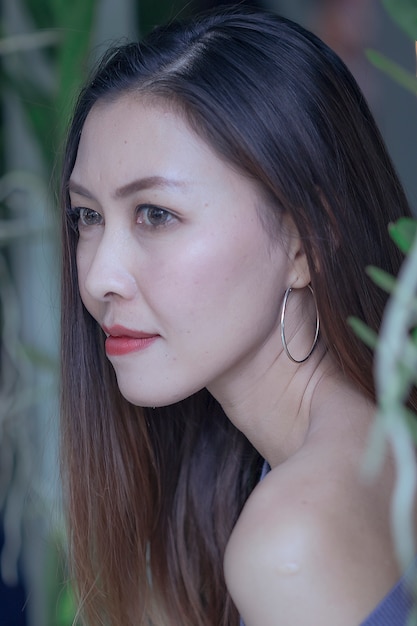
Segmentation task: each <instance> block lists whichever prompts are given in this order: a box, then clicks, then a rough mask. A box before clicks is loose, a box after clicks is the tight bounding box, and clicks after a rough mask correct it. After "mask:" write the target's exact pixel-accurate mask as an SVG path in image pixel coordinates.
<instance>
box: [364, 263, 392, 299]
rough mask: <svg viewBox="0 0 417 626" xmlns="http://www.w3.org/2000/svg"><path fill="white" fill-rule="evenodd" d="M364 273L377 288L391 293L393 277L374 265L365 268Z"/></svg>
mask: <svg viewBox="0 0 417 626" xmlns="http://www.w3.org/2000/svg"><path fill="white" fill-rule="evenodd" d="M366 273H367V274H368V276H369V277H370V278H371V279H372V280H373V282H374V283H375V284H376V285H378V287H381V289H383V290H384V291H386V292H387V293H392V291H393V290H394V287H395V278H394V276H391V274H388V272H385V271H384V270H381V269H380V268H379V267H375V266H374V265H369V266H368V267H367V268H366Z"/></svg>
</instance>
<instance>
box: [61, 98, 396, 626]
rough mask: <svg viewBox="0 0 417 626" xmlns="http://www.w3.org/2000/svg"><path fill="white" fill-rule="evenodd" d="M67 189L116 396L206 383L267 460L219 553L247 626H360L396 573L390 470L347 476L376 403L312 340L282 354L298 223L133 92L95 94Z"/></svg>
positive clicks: (301, 324)
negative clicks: (278, 217)
mask: <svg viewBox="0 0 417 626" xmlns="http://www.w3.org/2000/svg"><path fill="white" fill-rule="evenodd" d="M70 195H71V204H72V208H73V210H74V211H75V212H76V213H79V215H80V217H79V220H78V227H79V233H80V239H79V244H78V250H77V266H78V275H79V287H80V293H81V297H82V300H83V302H84V304H85V306H86V308H87V309H88V311H89V312H90V313H91V315H92V316H93V317H94V318H95V319H96V320H97V322H98V324H99V325H100V326H101V327H102V328H103V330H104V332H105V334H106V335H108V336H110V337H109V338H108V339H107V341H106V349H107V353H108V357H109V359H110V361H111V363H112V365H113V366H114V369H115V372H116V375H117V380H118V385H119V387H120V390H121V392H122V394H123V395H124V396H125V397H126V398H127V399H128V400H129V401H131V402H132V403H134V404H137V405H139V406H163V405H168V404H171V403H174V402H176V401H178V400H180V399H183V398H185V397H187V396H189V395H191V394H192V393H194V392H196V391H197V390H199V389H201V388H203V387H207V388H208V389H209V391H210V392H211V393H212V394H213V396H214V397H215V398H216V399H217V400H218V401H219V402H220V404H221V405H222V407H223V409H224V411H225V412H226V414H227V416H228V417H229V419H230V420H231V421H232V422H233V423H234V424H235V426H236V427H237V428H239V429H240V430H241V431H242V432H243V433H244V434H245V435H246V437H247V438H248V439H249V440H250V441H251V442H252V444H253V445H254V446H255V447H256V448H257V449H258V451H259V452H260V453H261V454H262V455H263V457H264V458H265V459H266V460H267V461H268V463H269V464H270V466H271V468H272V470H271V472H270V473H269V474H268V476H267V477H266V478H265V479H264V480H263V481H262V482H261V483H260V484H259V485H258V486H257V487H256V489H255V490H254V491H253V493H252V495H251V496H250V498H249V500H248V502H247V504H246V506H245V508H244V510H243V512H242V515H241V517H240V519H239V521H238V523H237V525H236V527H235V529H234V531H233V533H232V536H231V539H230V542H229V545H228V548H227V551H226V556H225V573H226V581H227V584H228V587H229V590H230V592H231V594H232V597H233V599H234V601H235V602H236V605H237V607H238V609H239V611H240V613H241V615H242V617H243V619H244V621H245V624H246V626H270V625H271V626H272V625H273V626H276V625H277V624H278V625H280V626H281V625H282V626H287V625H288V626H305V625H307V624H320V626H335V625H337V626H345V625H346V626H353V625H354V624H359V623H360V621H361V620H362V619H364V618H365V617H366V615H367V614H368V613H369V612H370V611H371V610H372V609H373V608H374V607H375V605H376V604H377V603H378V601H379V600H380V599H381V598H382V597H383V596H384V595H385V593H386V592H387V591H388V590H389V589H390V588H391V586H392V585H393V584H394V583H395V582H396V580H397V579H398V576H399V572H398V569H397V566H396V562H395V558H394V554H393V548H392V542H391V538H390V529H389V500H390V492H391V487H392V480H393V475H392V470H391V467H390V465H389V464H387V467H386V468H385V470H384V472H383V473H382V474H381V476H380V478H379V481H378V484H376V483H372V484H367V483H365V482H363V480H361V477H360V472H359V468H360V464H361V460H362V457H363V452H364V449H365V446H366V443H367V434H368V429H369V425H370V423H371V420H372V418H373V413H374V407H373V406H372V405H371V404H370V403H369V401H368V400H366V399H365V398H364V397H363V396H362V395H361V394H360V393H359V392H358V391H357V390H355V389H354V388H353V387H352V386H351V385H350V384H349V383H348V382H347V381H346V380H345V379H344V378H343V375H342V374H341V372H339V371H338V369H337V368H336V367H335V366H334V364H333V363H332V361H331V358H330V357H329V355H328V354H327V353H326V352H325V351H324V349H323V348H322V347H321V346H320V343H319V345H318V346H317V348H316V350H315V351H314V352H313V354H312V356H311V357H310V358H309V359H308V361H307V362H306V363H304V364H302V365H299V364H296V363H293V362H292V361H290V360H289V359H288V357H287V355H286V354H285V352H284V350H283V347H282V343H281V338H280V313H281V305H282V299H283V295H284V292H285V290H286V289H287V287H288V286H292V287H293V288H294V291H293V292H292V293H291V296H290V298H289V302H288V308H287V314H286V326H285V328H286V337H287V341H288V345H289V349H290V351H291V353H292V354H293V355H294V356H295V357H296V358H298V359H301V358H303V356H305V354H306V353H307V352H308V350H309V348H310V346H311V342H312V338H313V336H314V327H315V307H314V303H313V298H312V296H311V293H310V291H309V289H307V288H306V286H307V285H308V283H309V281H310V276H309V270H308V266H307V262H306V258H305V255H304V251H303V247H302V244H301V241H300V238H299V236H298V233H297V229H296V226H295V225H294V224H293V223H292V222H291V221H290V220H289V218H287V217H285V216H284V217H283V219H282V225H281V229H280V232H279V233H277V232H275V231H274V230H273V229H272V226H271V223H272V220H270V222H269V224H270V225H269V226H268V227H267V226H266V225H267V224H268V220H267V218H266V217H265V215H267V213H268V211H269V212H270V211H271V208H270V207H269V206H268V204H267V200H266V199H265V198H264V196H263V194H262V192H261V190H260V189H259V188H258V187H257V185H256V184H255V183H254V181H252V180H249V179H247V178H245V177H244V176H243V175H242V174H241V173H239V172H237V171H236V170H234V169H233V168H232V167H231V166H230V165H228V164H227V163H225V162H224V161H223V160H222V159H220V158H219V157H218V156H217V155H216V154H215V153H214V151H213V150H212V149H211V148H210V147H209V146H208V145H207V144H206V143H205V142H204V141H203V140H202V139H201V138H199V137H198V136H197V135H196V134H195V132H193V131H192V130H191V128H190V127H189V126H188V125H187V123H186V122H185V121H184V119H183V117H182V116H180V115H179V114H178V113H177V112H176V111H175V110H174V109H173V108H172V107H170V106H168V105H166V104H163V103H162V102H161V101H156V100H155V99H153V100H151V99H150V98H149V97H148V98H145V97H144V96H139V95H124V96H121V97H120V98H119V99H118V100H116V101H112V102H99V103H97V104H95V105H94V107H93V109H92V111H91V112H90V113H89V115H88V117H87V120H86V123H85V125H84V128H83V131H82V135H81V140H80V145H79V150H78V154H77V159H76V163H75V166H74V170H73V172H72V176H71V180H70ZM275 230H276V229H275ZM126 329H127V330H126ZM131 335H134V336H133V337H132V336H131ZM103 337H104V335H103Z"/></svg>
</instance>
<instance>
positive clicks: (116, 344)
mask: <svg viewBox="0 0 417 626" xmlns="http://www.w3.org/2000/svg"><path fill="white" fill-rule="evenodd" d="M102 328H103V330H104V332H105V333H106V335H107V338H106V342H105V346H106V353H107V355H108V356H122V355H123V354H129V353H130V352H139V351H140V350H144V349H145V348H148V347H149V346H150V345H151V344H152V343H153V342H154V341H155V340H156V339H158V338H159V337H160V335H158V334H156V333H145V332H144V331H142V330H133V329H131V328H126V327H125V326H120V325H119V324H115V325H113V326H102Z"/></svg>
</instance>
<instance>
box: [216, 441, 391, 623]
mask: <svg viewBox="0 0 417 626" xmlns="http://www.w3.org/2000/svg"><path fill="white" fill-rule="evenodd" d="M323 443H324V442H322V443H320V442H319V443H318V444H316V445H315V444H314V443H313V444H312V445H310V446H306V447H305V448H304V449H302V450H301V451H300V452H299V453H297V454H296V455H294V456H293V457H292V458H291V459H289V460H287V461H286V462H285V463H283V464H282V465H279V466H277V467H276V468H275V469H273V470H272V471H271V472H270V473H269V474H268V475H267V476H266V478H265V479H264V480H263V481H262V482H261V483H260V484H259V485H258V486H257V487H256V489H255V490H254V492H253V493H252V495H251V497H250V498H249V500H248V502H247V504H246V506H245V507H244V509H243V511H242V514H241V516H240V518H239V521H238V523H237V525H236V527H235V529H234V531H233V534H232V536H231V539H230V542H229V545H228V548H227V551H226V556H225V574H226V581H227V584H228V587H229V590H230V592H231V595H232V597H233V599H234V601H235V603H236V605H237V607H238V609H239V610H240V612H241V614H242V616H243V618H244V621H245V624H246V626H257V625H258V624H262V626H268V624H271V626H272V624H274V625H275V624H276V623H277V621H276V620H277V615H278V614H279V616H280V622H279V623H280V624H281V623H282V626H286V625H287V624H288V625H290V624H291V626H298V625H300V626H302V625H304V624H308V623H311V622H310V619H311V615H314V622H315V623H320V624H321V625H322V626H327V624H329V625H330V624H332V625H333V624H336V623H337V624H338V625H339V626H343V625H344V624H345V623H346V625H347V626H348V625H349V626H351V625H352V624H355V623H356V624H358V623H360V622H361V621H362V620H363V619H364V618H365V617H366V615H367V614H368V613H370V612H371V610H372V609H373V607H374V606H375V605H376V604H378V602H379V601H380V600H381V599H382V598H383V596H384V595H385V594H386V593H387V591H388V590H389V589H390V588H391V586H392V585H393V584H394V583H395V582H396V580H397V578H398V576H399V573H398V569H397V566H396V562H395V557H394V554H393V548H392V542H391V538H390V530H389V515H388V503H387V502H386V500H387V498H384V497H381V496H380V491H379V489H378V487H377V486H372V485H369V484H365V483H364V482H363V481H361V479H360V474H359V472H358V471H354V469H353V465H354V463H355V458H354V456H355V455H354V454H353V455H352V454H349V451H346V450H345V449H343V447H341V448H340V449H338V446H337V445H336V446H333V447H332V453H331V455H329V454H328V452H327V451H326V448H325V447H324V445H323ZM322 446H323V447H322ZM384 517H385V518H386V520H387V521H386V522H384V521H382V520H383V519H384Z"/></svg>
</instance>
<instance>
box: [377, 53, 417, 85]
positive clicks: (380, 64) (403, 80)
mask: <svg viewBox="0 0 417 626" xmlns="http://www.w3.org/2000/svg"><path fill="white" fill-rule="evenodd" d="M366 56H367V57H368V59H369V60H370V62H371V63H373V65H375V67H377V68H378V69H379V70H381V71H383V72H385V74H388V76H390V77H391V78H392V79H393V80H395V81H396V82H397V83H399V84H400V85H401V86H402V87H405V89H407V90H408V91H411V93H414V94H415V95H417V78H416V77H415V76H414V74H411V72H407V70H405V69H404V68H403V67H401V65H398V63H395V62H394V61H391V60H390V59H388V58H387V57H385V56H384V55H383V54H381V53H380V52H377V51H376V50H366Z"/></svg>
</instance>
